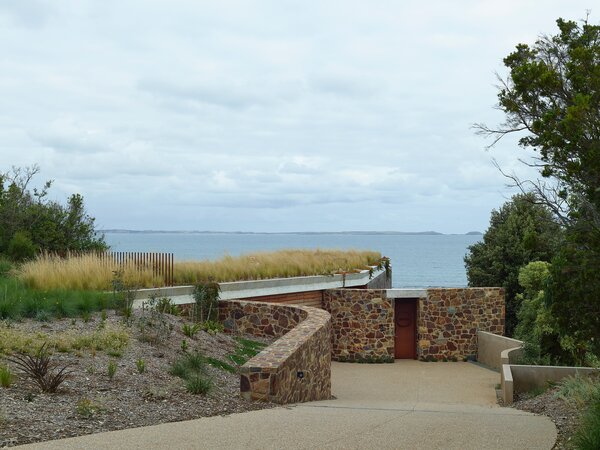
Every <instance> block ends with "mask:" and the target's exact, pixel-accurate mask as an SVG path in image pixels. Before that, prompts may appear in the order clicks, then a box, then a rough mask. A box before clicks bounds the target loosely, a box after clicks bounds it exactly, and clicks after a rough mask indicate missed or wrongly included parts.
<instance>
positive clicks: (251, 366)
mask: <svg viewBox="0 0 600 450" xmlns="http://www.w3.org/2000/svg"><path fill="white" fill-rule="evenodd" d="M219 317H220V320H221V321H222V322H223V323H224V325H225V330H226V331H228V332H240V333H248V334H253V335H255V336H275V337H279V339H278V340H277V341H275V342H274V343H273V344H271V345H270V346H269V347H267V348H265V349H264V350H263V351H262V352H260V353H259V354H258V355H256V356H255V357H254V358H252V359H250V360H249V361H248V362H247V363H246V364H244V365H243V366H242V367H241V369H240V372H241V374H240V391H241V394H242V396H243V397H245V398H247V399H253V400H264V401H272V402H275V403H281V404H285V403H296V402H307V401H314V400H326V399H329V398H331V338H330V335H331V319H330V315H329V313H327V312H326V311H323V310H321V309H317V308H311V307H305V306H289V305H280V304H275V303H258V302H247V301H239V300H228V301H221V302H219Z"/></svg>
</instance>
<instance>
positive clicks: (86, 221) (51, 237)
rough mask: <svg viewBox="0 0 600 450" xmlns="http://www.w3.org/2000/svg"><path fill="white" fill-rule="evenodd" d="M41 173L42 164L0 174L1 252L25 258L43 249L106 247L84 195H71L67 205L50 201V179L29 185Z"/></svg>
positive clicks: (80, 249)
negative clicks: (85, 205)
mask: <svg viewBox="0 0 600 450" xmlns="http://www.w3.org/2000/svg"><path fill="white" fill-rule="evenodd" d="M38 173H39V167H38V166H33V167H29V168H25V169H22V168H13V170H12V171H11V172H9V173H5V174H0V253H5V254H7V255H8V256H11V257H13V258H14V259H19V260H22V259H26V258H28V257H31V256H32V255H33V254H35V253H36V252H37V251H40V250H41V251H47V252H52V253H59V254H65V253H67V252H69V251H88V250H104V249H106V248H107V246H106V244H105V242H104V238H103V236H98V235H97V234H96V231H95V229H94V218H93V217H91V216H89V215H88V214H87V213H86V211H85V207H84V204H83V197H82V196H81V195H79V194H74V195H72V196H71V197H70V198H69V199H68V201H67V205H66V206H63V205H61V204H60V203H58V202H54V201H49V200H48V199H47V195H48V190H49V189H50V187H51V186H52V182H51V181H47V182H46V183H44V185H43V187H42V188H41V189H39V190H38V189H36V188H33V189H30V187H29V186H30V183H31V181H32V180H33V178H34V177H35V176H36V175H37V174H38Z"/></svg>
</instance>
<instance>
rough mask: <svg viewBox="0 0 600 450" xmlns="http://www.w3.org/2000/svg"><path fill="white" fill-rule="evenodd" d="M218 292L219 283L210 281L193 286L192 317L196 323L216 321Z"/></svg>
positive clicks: (219, 289) (219, 288)
mask: <svg viewBox="0 0 600 450" xmlns="http://www.w3.org/2000/svg"><path fill="white" fill-rule="evenodd" d="M220 292H221V287H220V286H219V283H215V282H212V281H209V282H207V283H198V284H196V285H195V286H194V293H193V296H194V301H195V302H196V304H195V305H194V315H195V317H196V320H197V321H198V322H205V321H209V320H210V321H213V320H217V314H218V306H219V293H220Z"/></svg>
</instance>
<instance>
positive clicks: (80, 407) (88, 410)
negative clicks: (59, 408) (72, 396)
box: [76, 397, 102, 419]
mask: <svg viewBox="0 0 600 450" xmlns="http://www.w3.org/2000/svg"><path fill="white" fill-rule="evenodd" d="M76 411H77V414H79V415H80V416H81V417H84V418H86V419H90V418H92V417H94V416H95V415H96V414H97V413H98V412H100V411H102V406H101V405H100V404H99V403H97V402H95V401H93V400H91V399H89V398H86V397H83V398H81V399H79V400H78V401H77V406H76Z"/></svg>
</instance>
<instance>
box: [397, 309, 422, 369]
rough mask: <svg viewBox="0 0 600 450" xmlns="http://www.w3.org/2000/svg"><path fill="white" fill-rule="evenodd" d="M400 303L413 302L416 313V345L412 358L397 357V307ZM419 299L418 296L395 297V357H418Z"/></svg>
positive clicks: (414, 337)
mask: <svg viewBox="0 0 600 450" xmlns="http://www.w3.org/2000/svg"><path fill="white" fill-rule="evenodd" d="M399 303H411V304H412V306H413V313H414V318H415V320H414V336H413V339H414V346H413V356H412V358H396V308H397V306H396V305H398V304H399ZM418 322H419V299H418V298H416V297H415V298H396V299H394V359H418V351H417V346H418V343H419V335H418V333H419V323H418Z"/></svg>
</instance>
